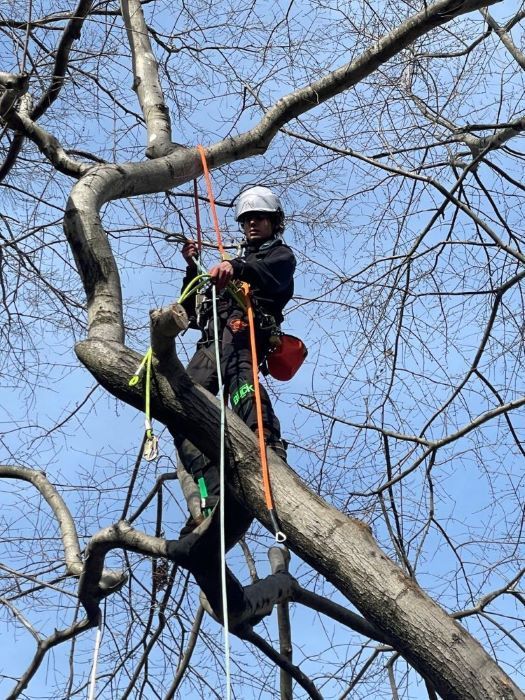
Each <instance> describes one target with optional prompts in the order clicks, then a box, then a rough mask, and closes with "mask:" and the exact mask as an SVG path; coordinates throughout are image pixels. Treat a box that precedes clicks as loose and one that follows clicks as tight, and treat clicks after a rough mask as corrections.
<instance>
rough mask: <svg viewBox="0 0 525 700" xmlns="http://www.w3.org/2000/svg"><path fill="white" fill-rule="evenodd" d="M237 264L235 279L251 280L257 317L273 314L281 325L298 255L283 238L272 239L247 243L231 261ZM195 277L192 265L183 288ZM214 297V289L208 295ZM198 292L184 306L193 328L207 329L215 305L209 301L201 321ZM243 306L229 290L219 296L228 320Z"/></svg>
mask: <svg viewBox="0 0 525 700" xmlns="http://www.w3.org/2000/svg"><path fill="white" fill-rule="evenodd" d="M229 262H230V263H231V265H232V267H233V279H234V280H241V281H242V282H248V284H249V285H250V289H251V292H252V301H253V304H254V307H255V313H256V317H259V318H261V317H262V316H263V315H268V316H271V317H273V318H274V319H275V321H276V323H277V324H279V323H281V322H282V320H283V313H282V312H283V309H284V307H285V306H286V304H287V303H288V302H289V301H290V299H291V298H292V296H293V291H294V286H293V274H294V271H295V265H296V261H295V256H294V254H293V252H292V250H291V248H289V247H288V246H287V245H286V244H285V243H283V241H282V240H281V239H280V238H272V239H271V240H269V241H265V242H264V243H263V244H262V245H260V246H253V245H250V244H249V243H246V244H244V245H243V247H242V251H241V255H240V256H239V257H237V258H233V259H232V260H230V261H229ZM194 276H195V270H194V269H192V268H188V269H187V270H186V275H185V276H184V279H183V282H182V287H183V289H184V288H185V287H186V286H187V285H188V284H189V282H190V281H191V280H192V278H193V277H194ZM206 299H211V292H208V293H207V294H206ZM195 301H196V298H195V295H194V294H192V295H191V296H190V297H189V299H187V300H186V301H185V302H184V303H183V306H184V308H185V310H186V312H187V314H188V316H189V318H190V325H191V327H193V328H197V327H200V328H201V329H203V330H204V329H205V328H206V326H207V325H208V322H209V320H210V317H211V305H210V304H207V303H206V301H205V303H204V305H203V308H201V310H200V318H199V324H198V325H197V313H196V308H195ZM238 311H239V306H238V304H236V302H235V300H234V299H233V298H232V296H231V295H230V294H229V292H228V291H227V290H223V291H222V292H221V293H220V296H219V314H220V317H221V320H222V321H226V320H227V319H228V318H229V317H230V316H231V315H232V314H234V313H238Z"/></svg>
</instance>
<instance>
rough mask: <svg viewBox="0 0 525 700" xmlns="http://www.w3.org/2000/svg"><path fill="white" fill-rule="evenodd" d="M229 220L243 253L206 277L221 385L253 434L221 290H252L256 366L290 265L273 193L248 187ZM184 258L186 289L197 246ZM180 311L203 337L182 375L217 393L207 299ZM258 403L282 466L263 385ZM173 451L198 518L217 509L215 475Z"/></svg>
mask: <svg viewBox="0 0 525 700" xmlns="http://www.w3.org/2000/svg"><path fill="white" fill-rule="evenodd" d="M235 220H236V221H237V222H238V223H239V224H240V226H241V227H242V231H243V233H244V237H245V240H244V241H243V243H242V245H241V254H240V255H239V256H238V257H236V258H233V259H231V260H224V261H222V262H221V263H219V264H218V265H215V266H214V267H212V268H211V270H210V271H209V274H210V276H211V281H212V282H213V284H215V285H216V289H217V292H218V294H217V298H218V304H217V306H218V316H219V333H220V348H221V351H220V352H221V372H222V379H223V383H224V386H225V388H226V390H227V392H228V393H229V396H230V399H231V404H232V408H233V410H234V411H235V413H237V414H238V415H239V416H240V417H241V418H242V420H243V421H244V422H245V423H246V424H247V425H248V426H249V427H250V428H251V429H252V430H253V431H254V432H256V430H257V417H256V411H255V401H254V388H253V372H252V360H251V351H250V335H249V328H248V322H247V318H246V313H245V310H244V309H243V308H242V307H241V306H240V304H239V303H238V302H237V301H236V300H235V298H234V296H233V295H231V294H230V293H229V291H228V290H227V286H228V285H229V283H230V282H234V281H236V280H240V281H242V282H248V284H249V285H250V288H251V298H252V304H253V307H254V311H255V323H256V342H257V357H258V359H259V362H262V361H263V360H264V358H265V357H266V355H267V353H268V351H269V349H270V338H271V336H272V335H274V334H275V333H276V330H277V329H278V328H279V325H280V323H281V322H282V320H283V314H282V312H283V309H284V307H285V305H286V303H287V302H288V301H289V300H290V299H291V297H292V295H293V289H294V287H293V274H294V271H295V265H296V262H295V257H294V254H293V252H292V250H291V249H290V248H289V247H288V246H287V245H286V244H285V243H283V241H282V238H281V237H282V234H283V232H284V212H283V209H282V207H281V203H280V201H279V199H278V197H277V196H276V195H275V194H274V193H273V192H272V191H271V190H269V189H268V188H266V187H252V188H250V189H248V190H245V191H244V192H241V194H240V195H239V198H238V200H237V205H236V208H235ZM182 255H183V257H184V260H185V261H186V264H187V269H186V275H185V277H184V280H183V288H185V287H186V286H187V285H188V284H189V283H190V281H191V280H192V279H193V278H194V277H195V275H196V274H197V266H196V263H195V259H196V256H197V247H196V245H195V243H193V242H192V241H188V242H186V243H185V245H184V247H183V249H182ZM183 306H184V308H185V310H186V312H187V314H188V317H189V319H190V327H192V328H198V329H200V330H201V332H202V336H201V338H200V340H199V341H198V343H197V350H196V352H195V355H194V356H193V358H192V359H191V361H190V363H189V365H188V367H187V371H188V374H189V375H190V377H191V378H192V379H193V380H194V381H196V382H198V383H199V384H201V385H202V386H203V387H205V388H206V389H208V390H209V391H211V392H212V393H214V394H216V393H217V391H218V380H217V368H216V361H215V350H214V336H213V310H212V302H211V292H208V293H207V294H206V295H205V298H204V300H203V301H202V302H201V303H199V304H196V298H195V295H192V296H190V297H189V298H188V300H187V301H185V302H183ZM261 399H262V412H263V425H264V433H265V441H266V444H267V445H268V446H269V447H271V448H272V449H273V450H274V451H275V452H276V453H277V454H278V455H279V457H281V458H282V459H284V460H286V449H285V443H284V442H283V440H282V438H281V429H280V425H279V421H278V419H277V417H276V415H275V413H274V411H273V408H272V405H271V402H270V399H269V397H268V394H267V392H266V391H265V389H264V387H262V386H261ZM175 445H176V447H177V450H178V453H179V457H180V459H181V461H182V463H183V465H184V467H185V468H186V470H187V471H188V472H189V473H190V474H192V476H193V478H194V479H195V480H196V481H198V480H199V479H200V478H201V477H203V478H204V481H205V485H206V491H207V493H208V497H207V500H206V504H205V508H204V513H207V512H209V510H208V509H209V508H212V507H213V506H214V505H215V503H216V502H217V497H218V495H219V475H218V469H217V467H216V466H215V465H214V464H212V463H211V462H210V461H209V460H208V459H207V458H206V457H205V456H204V455H203V454H202V453H201V452H200V451H199V450H198V449H197V448H196V447H195V446H194V445H193V444H192V443H191V442H190V441H189V440H187V439H185V438H183V437H182V436H180V437H177V438H176V439H175ZM197 524H198V523H197V522H195V521H194V520H193V519H190V520H189V521H188V523H187V524H186V526H185V527H184V529H183V531H182V532H181V535H184V534H187V533H188V532H191V530H192V529H194V528H195V527H196V526H197Z"/></svg>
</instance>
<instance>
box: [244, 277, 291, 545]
mask: <svg viewBox="0 0 525 700" xmlns="http://www.w3.org/2000/svg"><path fill="white" fill-rule="evenodd" d="M242 287H243V292H244V299H245V303H246V314H247V316H248V326H249V329H250V349H251V352H252V372H253V389H254V392H255V410H256V413H257V433H258V436H259V452H260V454H261V469H262V480H263V491H264V501H265V503H266V508H267V510H268V515H269V516H270V520H271V521H272V526H273V531H274V534H275V541H276V542H279V543H282V542H286V535H285V534H284V532H282V531H281V529H280V527H279V522H278V520H277V516H276V514H275V506H274V502H273V494H272V485H271V482H270V470H269V469H268V459H267V455H266V443H265V441H264V424H263V416H262V401H261V386H260V384H259V362H258V359H257V345H256V340H255V317H254V313H253V306H252V300H251V298H250V285H249V284H247V283H246V282H243V285H242Z"/></svg>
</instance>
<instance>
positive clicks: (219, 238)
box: [197, 143, 228, 260]
mask: <svg viewBox="0 0 525 700" xmlns="http://www.w3.org/2000/svg"><path fill="white" fill-rule="evenodd" d="M197 150H198V151H199V154H200V157H201V161H202V169H203V171H204V179H205V180H206V189H207V190H208V199H209V200H210V209H211V215H212V218H213V225H214V227H215V233H216V234H217V246H218V247H219V252H220V254H221V258H222V259H223V260H226V259H227V258H228V254H227V253H226V251H225V250H224V246H223V244H222V236H221V229H220V227H219V219H218V218H217V209H216V208H215V198H214V196H213V187H212V185H211V178H210V171H209V170H208V163H207V162H206V153H205V152H204V148H203V147H202V146H201V145H200V143H199V144H198V146H197Z"/></svg>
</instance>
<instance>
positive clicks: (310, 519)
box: [76, 341, 523, 700]
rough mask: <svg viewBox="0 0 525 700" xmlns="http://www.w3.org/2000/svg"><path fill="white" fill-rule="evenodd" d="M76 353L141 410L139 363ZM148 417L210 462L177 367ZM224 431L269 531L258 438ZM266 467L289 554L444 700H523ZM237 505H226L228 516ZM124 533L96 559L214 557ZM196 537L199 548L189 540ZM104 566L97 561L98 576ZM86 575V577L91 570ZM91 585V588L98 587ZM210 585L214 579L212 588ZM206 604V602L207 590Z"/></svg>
mask: <svg viewBox="0 0 525 700" xmlns="http://www.w3.org/2000/svg"><path fill="white" fill-rule="evenodd" d="M76 350H77V354H78V355H79V357H80V359H81V360H82V361H83V363H84V364H85V365H86V366H88V367H89V368H90V370H91V371H92V372H93V374H94V375H95V377H96V378H97V379H98V380H99V381H100V382H101V383H102V384H103V385H104V386H105V387H106V388H108V390H110V391H111V392H112V393H113V394H114V395H115V396H117V397H118V398H120V399H122V400H124V401H126V402H127V403H130V404H132V405H140V404H141V397H140V395H139V392H138V391H137V390H136V389H133V388H130V387H128V385H127V378H128V377H129V376H131V375H132V374H133V370H134V368H135V367H136V365H137V356H136V355H134V354H133V353H131V352H130V351H129V350H127V349H126V348H124V347H123V346H120V345H118V344H115V343H103V342H101V341H87V342H83V343H79V344H78V345H77V347H76ZM152 415H153V416H154V417H155V418H157V419H158V420H160V421H161V422H163V423H165V424H166V425H167V426H168V428H170V429H173V430H175V431H182V432H183V433H184V434H185V435H187V437H188V438H189V439H190V440H191V441H192V442H193V443H194V444H195V445H196V446H197V447H198V448H199V449H200V450H202V452H204V453H205V454H207V455H209V456H211V457H213V455H214V454H216V451H217V449H218V440H219V425H220V411H219V406H218V402H217V401H216V400H215V399H214V398H213V397H211V396H210V394H209V393H208V392H206V391H205V390H204V389H202V388H201V387H199V386H196V385H193V384H192V383H191V382H190V381H189V379H188V378H187V376H185V373H184V370H183V369H182V366H181V365H180V364H176V365H175V366H173V364H170V366H168V367H165V366H164V365H162V364H161V363H159V364H158V365H157V366H156V382H155V386H154V388H153V394H152ZM227 423H228V429H227V436H226V440H227V444H228V445H229V454H228V458H227V469H228V470H229V482H228V483H229V485H230V488H231V489H232V490H233V492H234V493H235V494H236V496H237V497H238V498H239V499H242V501H243V503H245V504H246V505H247V506H248V507H249V508H250V510H251V512H252V513H253V514H254V515H255V516H256V517H257V518H258V519H259V520H260V521H261V522H262V523H263V524H265V526H266V527H268V528H269V529H270V528H271V522H270V520H269V517H268V514H267V512H266V508H265V504H264V498H263V492H262V486H261V476H260V465H259V463H258V460H255V459H254V454H256V440H255V437H254V435H253V433H252V432H251V431H250V430H249V429H248V428H247V426H246V425H245V424H244V423H243V422H242V421H241V420H240V419H239V418H238V417H237V416H235V415H234V414H229V415H228V421H227ZM269 464H270V470H271V474H272V489H273V493H274V497H275V503H276V509H277V512H278V514H279V518H280V522H281V524H282V526H283V530H284V532H285V533H286V535H287V537H288V543H289V546H290V548H291V549H292V550H293V551H294V552H295V553H296V554H297V555H298V556H299V557H301V559H303V560H304V561H306V562H307V563H309V564H311V566H313V567H314V568H315V569H316V570H317V571H318V572H319V573H320V574H321V575H322V576H324V577H325V578H326V579H327V580H328V581H330V582H331V583H332V584H333V585H334V586H336V588H338V589H339V590H340V591H341V593H342V594H343V595H344V596H346V597H347V598H348V599H349V600H350V601H351V602H352V603H353V604H354V605H355V606H356V607H357V608H358V610H359V611H360V612H361V614H362V615H363V616H364V617H365V618H366V619H367V620H368V621H369V622H371V623H373V624H374V626H375V627H377V628H378V629H379V630H380V631H381V632H382V633H384V634H385V635H386V636H387V638H388V639H391V640H392V644H393V645H394V646H395V648H396V649H397V650H398V651H400V653H402V654H403V655H404V656H405V658H406V659H407V660H408V661H409V662H410V663H411V664H412V665H413V666H414V667H415V668H416V669H417V670H418V671H419V672H420V673H421V674H422V675H423V676H424V677H426V678H429V679H430V680H431V681H432V682H433V683H434V684H435V686H436V688H437V689H438V692H439V693H440V694H441V695H442V696H444V697H447V698H449V699H450V700H459V699H460V698H461V700H471V699H472V700H474V699H476V700H479V698H483V697H492V696H493V697H498V693H499V694H500V695H501V694H503V697H508V698H523V695H522V694H521V692H520V691H519V689H518V688H517V687H516V686H515V685H514V684H512V682H511V681H510V679H509V678H508V677H507V676H505V674H503V673H502V671H501V670H500V669H499V668H498V667H497V665H496V664H494V662H493V661H492V660H491V659H490V657H489V656H488V654H487V653H486V652H485V651H484V650H483V649H482V647H481V646H480V645H479V644H478V642H476V641H475V640H474V639H473V638H472V637H470V635H469V634H468V633H467V632H466V631H465V630H464V629H463V628H462V627H461V626H460V625H459V624H458V623H456V622H455V621H454V620H452V619H451V618H450V617H449V616H448V615H447V614H446V613H445V612H444V611H443V610H442V609H441V608H440V607H439V606H438V605H436V604H435V603H434V602H433V601H432V600H431V599H430V598H429V597H428V596H427V595H426V594H425V593H424V592H423V591H422V590H421V589H420V588H419V587H418V586H417V584H415V582H414V581H413V580H411V579H410V578H409V577H408V576H406V575H405V574H404V573H403V572H402V571H401V570H400V569H399V568H398V567H397V566H396V565H395V564H394V563H393V562H392V561H390V560H389V559H388V558H387V557H386V556H385V554H384V553H383V552H382V551H381V550H380V549H379V548H378V546H377V544H376V543H375V541H374V539H373V537H372V535H371V533H370V531H369V529H368V528H367V527H366V526H365V525H363V524H362V523H360V522H359V521H357V520H354V519H352V518H347V517H345V516H344V515H342V514H341V513H340V512H339V511H337V510H336V509H335V508H333V507H331V506H330V505H328V504H327V503H326V502H324V501H323V500H322V499H320V498H319V497H318V496H317V495H315V494H314V493H312V492H311V491H310V490H309V489H308V488H307V487H306V486H305V485H304V484H303V483H302V482H301V480H300V479H299V478H298V477H297V476H296V474H295V473H294V472H293V471H292V470H291V469H290V468H288V467H287V466H286V465H285V464H284V463H283V462H281V460H279V458H278V457H276V456H275V455H274V454H273V453H272V452H271V450H269ZM234 503H235V502H234V501H232V506H234ZM207 523H208V521H205V523H204V524H203V525H201V526H199V528H198V529H197V530H200V529H201V528H202V529H203V530H204V529H205V528H207ZM233 524H234V523H231V526H233ZM229 527H230V526H228V530H227V531H228V532H229V534H231V536H232V541H236V539H238V536H239V533H233V531H231V530H229ZM122 528H123V526H122V525H120V526H118V528H117V526H115V529H111V530H110V531H108V532H106V534H104V535H103V536H102V535H100V533H99V535H97V536H96V539H97V541H98V544H99V545H100V552H102V551H104V550H105V551H107V548H108V546H110V547H111V548H113V547H124V546H125V548H127V549H132V550H133V548H134V547H137V549H140V551H143V552H144V551H145V549H144V546H145V543H148V548H149V549H148V553H149V554H150V555H151V556H168V557H169V558H170V559H172V560H173V561H175V559H177V560H178V561H179V563H181V564H182V565H184V566H188V568H193V567H194V562H195V561H197V560H201V561H202V558H203V555H200V556H199V557H196V559H195V560H193V556H194V555H195V552H196V551H197V550H196V549H195V547H197V548H198V546H199V545H198V541H199V540H200V541H201V545H202V546H203V547H206V557H205V558H207V559H208V560H209V557H210V552H213V551H218V539H217V542H216V543H215V547H216V548H215V550H214V549H213V546H214V545H212V542H211V541H206V538H204V537H199V536H198V533H197V535H193V534H192V535H189V536H188V537H186V538H185V539H184V540H183V541H182V542H180V543H179V542H173V541H172V542H170V543H169V545H168V546H167V547H166V545H165V543H164V542H163V541H156V540H155V538H149V540H144V539H143V538H145V537H147V536H145V535H144V536H143V535H140V537H139V536H138V535H137V534H136V533H132V532H131V531H128V532H127V533H126V534H125V536H124V531H125V528H124V530H123V529H122ZM201 531H202V530H201ZM196 532H197V531H196ZM194 536H195V537H196V541H193V540H192V539H190V538H192V537H194ZM212 539H213V538H212ZM186 541H187V542H186ZM135 543H136V544H135ZM184 543H185V544H184ZM190 543H191V549H192V551H191V553H190V550H189V547H190ZM94 544H95V542H93V545H94ZM93 551H94V550H93ZM188 557H189V559H188ZM190 559H191V560H193V561H192V567H190V566H189V565H188V562H189V560H190ZM102 563H103V556H102V557H101V558H100V561H99V569H101V568H102ZM86 568H89V569H90V570H91V567H86ZM197 574H198V575H197V576H196V578H197V580H198V582H199V585H201V588H204V587H205V586H206V583H207V584H208V587H209V585H210V582H211V581H208V582H206V581H204V586H203V582H202V572H197ZM97 576H98V575H97ZM95 578H96V582H95V583H96V585H98V577H95ZM211 580H213V577H212V579H211ZM217 580H218V577H217V576H216V577H215V579H214V582H215V586H216V581H217ZM211 592H212V593H214V594H215V598H216V601H214V602H213V601H210V603H211V605H212V608H213V609H214V610H218V609H220V601H219V595H218V594H219V589H218V587H216V589H215V590H214V591H213V590H212V591H211ZM237 593H238V598H237V599H235V600H232V603H233V605H232V611H233V613H234V614H235V612H236V611H237V610H242V609H243V606H244V596H243V592H242V590H239V589H236V593H235V595H237ZM206 594H207V596H208V595H209V591H208V590H206ZM488 667H490V668H491V669H492V670H491V673H490V674H486V673H481V672H480V671H479V669H481V668H488ZM465 669H469V673H465ZM488 676H490V678H489V677H488ZM505 694H506V695H505Z"/></svg>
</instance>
